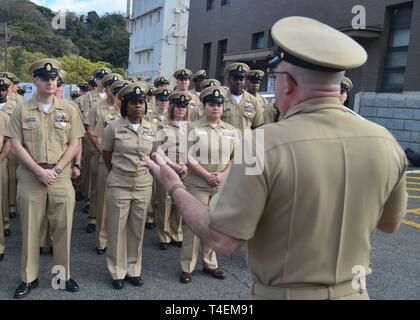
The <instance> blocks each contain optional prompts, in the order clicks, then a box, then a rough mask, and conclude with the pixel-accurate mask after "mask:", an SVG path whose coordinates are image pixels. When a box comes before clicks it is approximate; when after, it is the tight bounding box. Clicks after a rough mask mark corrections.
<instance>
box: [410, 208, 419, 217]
mask: <svg viewBox="0 0 420 320" xmlns="http://www.w3.org/2000/svg"><path fill="white" fill-rule="evenodd" d="M407 212H408V213H412V214H417V215H419V216H420V208H417V209H408V210H407Z"/></svg>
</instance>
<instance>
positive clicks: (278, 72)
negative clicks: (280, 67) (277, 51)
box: [268, 69, 298, 87]
mask: <svg viewBox="0 0 420 320" xmlns="http://www.w3.org/2000/svg"><path fill="white" fill-rule="evenodd" d="M280 74H287V75H288V76H289V77H290V79H292V81H293V83H294V84H295V86H296V87H297V85H298V83H297V81H296V79H295V78H294V77H293V76H292V75H291V74H290V73H289V72H286V71H274V70H273V69H269V70H268V75H269V76H270V77H271V78H275V80H277V77H278V75H280Z"/></svg>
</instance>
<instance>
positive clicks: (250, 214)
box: [208, 157, 269, 241]
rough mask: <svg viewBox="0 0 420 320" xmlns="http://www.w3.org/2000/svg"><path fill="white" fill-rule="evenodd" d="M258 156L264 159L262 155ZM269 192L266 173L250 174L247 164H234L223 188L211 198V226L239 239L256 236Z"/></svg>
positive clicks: (209, 216)
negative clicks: (248, 173)
mask: <svg viewBox="0 0 420 320" xmlns="http://www.w3.org/2000/svg"><path fill="white" fill-rule="evenodd" d="M257 159H259V160H258V161H261V158H260V157H258V158H257ZM237 186H241V187H240V188H238V187H237ZM268 193H269V190H268V184H267V178H266V176H265V172H262V173H261V174H259V175H247V171H246V165H245V164H235V165H233V167H232V170H231V172H230V174H229V175H228V177H227V178H226V180H225V182H224V183H223V185H222V187H221V189H220V191H219V192H218V193H217V194H216V195H215V196H214V198H213V199H212V200H211V201H210V205H209V211H208V224H209V226H210V227H211V228H213V229H215V230H217V231H219V232H220V233H223V234H225V235H228V236H230V237H232V238H235V239H239V240H244V241H246V240H249V239H251V238H253V236H254V234H255V230H256V228H257V226H258V222H259V220H260V218H261V216H262V214H263V212H264V208H265V204H266V200H267V197H268Z"/></svg>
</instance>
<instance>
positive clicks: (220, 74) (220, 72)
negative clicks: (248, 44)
mask: <svg viewBox="0 0 420 320" xmlns="http://www.w3.org/2000/svg"><path fill="white" fill-rule="evenodd" d="M227 44H228V41H227V40H220V41H219V46H218V49H217V69H216V78H217V79H218V80H219V81H220V82H221V83H222V84H223V83H224V82H225V66H226V62H225V61H224V60H223V58H224V56H225V54H226V53H227Z"/></svg>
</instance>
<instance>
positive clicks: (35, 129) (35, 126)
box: [22, 121, 42, 154]
mask: <svg viewBox="0 0 420 320" xmlns="http://www.w3.org/2000/svg"><path fill="white" fill-rule="evenodd" d="M22 129H23V130H22V131H23V143H24V144H25V145H26V146H27V147H28V148H29V152H30V153H31V154H33V151H34V150H33V148H34V144H36V143H39V141H40V140H41V130H42V128H41V122H40V121H36V122H35V121H34V122H24V123H23V124H22Z"/></svg>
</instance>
